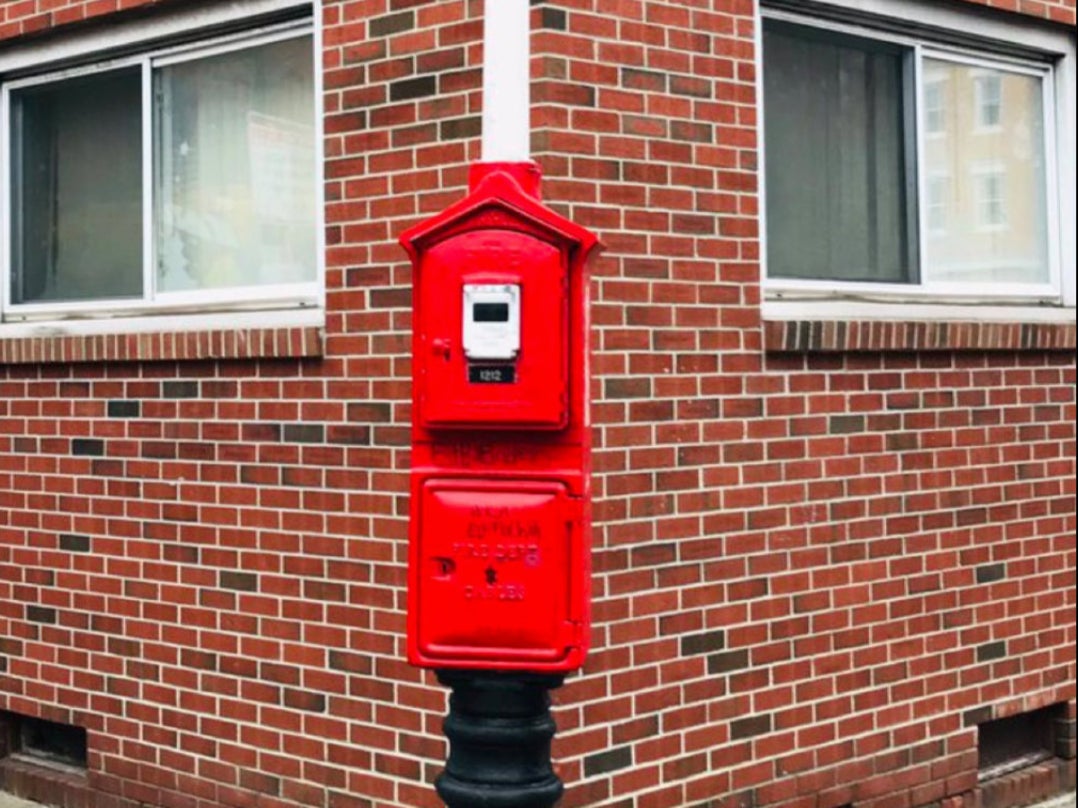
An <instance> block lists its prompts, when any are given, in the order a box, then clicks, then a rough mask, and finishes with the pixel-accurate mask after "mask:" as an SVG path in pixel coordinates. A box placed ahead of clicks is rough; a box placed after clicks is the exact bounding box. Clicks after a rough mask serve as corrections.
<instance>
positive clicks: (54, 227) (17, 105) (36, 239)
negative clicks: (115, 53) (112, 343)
mask: <svg viewBox="0 0 1078 808" xmlns="http://www.w3.org/2000/svg"><path fill="white" fill-rule="evenodd" d="M11 102H12V135H13V137H12V141H13V143H12V174H13V179H14V182H13V183H12V192H11V194H12V195H11V210H12V245H11V247H12V268H13V272H12V274H11V300H12V302H14V303H46V302H61V301H92V300H104V299H110V298H124V297H131V296H134V297H139V296H141V295H142V168H141V165H142V123H141V121H142V118H141V83H140V76H139V70H138V68H132V69H126V70H117V71H112V72H108V73H98V74H94V75H91V76H84V77H80V78H74V79H68V80H66V81H58V82H50V83H48V84H40V85H32V86H30V87H27V88H25V89H19V90H14V91H12V93H11Z"/></svg>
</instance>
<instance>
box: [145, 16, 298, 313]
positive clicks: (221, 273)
mask: <svg viewBox="0 0 1078 808" xmlns="http://www.w3.org/2000/svg"><path fill="white" fill-rule="evenodd" d="M155 89H156V103H157V126H156V133H155V137H156V139H157V144H156V146H157V153H158V155H157V161H156V171H155V174H156V176H155V183H156V188H157V194H156V200H157V204H156V216H155V218H156V249H157V273H158V276H157V280H158V289H159V291H161V292H183V291H191V290H199V289H216V288H226V287H242V286H260V285H269V284H282V283H295V282H303V281H313V280H315V277H316V276H315V259H316V246H315V245H316V229H315V228H316V223H315V161H314V125H313V123H314V76H313V52H312V44H311V38H310V37H303V38H300V39H290V40H287V41H282V42H275V43H271V44H266V45H260V46H257V47H252V48H246V49H243V50H238V51H233V52H230V53H225V54H221V55H218V56H212V57H208V58H204V59H198V60H195V61H190V62H183V63H181V64H176V65H171V66H168V67H164V68H162V69H161V70H159V71H158V73H157V76H156V88H155Z"/></svg>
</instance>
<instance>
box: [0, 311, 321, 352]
mask: <svg viewBox="0 0 1078 808" xmlns="http://www.w3.org/2000/svg"><path fill="white" fill-rule="evenodd" d="M324 321H325V315H324V313H323V312H322V311H321V310H314V309H304V310H290V311H262V312H247V313H235V312H232V313H220V314H201V315H186V316H182V317H181V316H177V315H171V316H162V317H130V318H116V319H106V318H101V319H87V320H59V321H52V322H48V323H42V322H31V323H3V324H0V365H19V364H44V363H53V362H63V363H72V362H144V361H175V362H180V361H189V360H199V359H263V358H270V359H283V358H303V357H316V356H322V355H323V353H324V343H325V339H324V329H323V326H324Z"/></svg>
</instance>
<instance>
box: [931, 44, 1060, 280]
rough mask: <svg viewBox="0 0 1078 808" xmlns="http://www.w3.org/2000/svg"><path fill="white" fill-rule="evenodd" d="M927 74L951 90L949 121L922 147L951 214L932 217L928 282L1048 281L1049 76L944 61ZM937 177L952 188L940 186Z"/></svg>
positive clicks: (939, 199)
mask: <svg viewBox="0 0 1078 808" xmlns="http://www.w3.org/2000/svg"><path fill="white" fill-rule="evenodd" d="M924 74H925V81H926V82H928V83H929V84H935V85H937V86H939V87H940V88H941V92H942V93H944V94H945V96H946V98H945V100H944V103H943V104H942V106H943V109H944V112H945V116H946V120H945V124H944V126H943V127H942V128H941V130H940V131H939V132H938V133H937V134H936V135H934V136H933V137H930V138H926V139H925V147H924V158H923V159H924V162H925V172H926V177H927V178H928V183H929V188H928V193H929V195H930V196H933V195H935V196H933V199H932V202H933V203H935V204H936V205H937V206H939V207H941V208H944V209H946V212H947V213H946V218H945V219H944V218H942V217H940V216H933V217H932V218H931V220H930V221H929V227H928V234H927V238H926V240H925V241H926V248H925V254H926V260H925V276H926V279H927V280H929V281H937V282H943V283H977V284H980V283H1047V282H1048V281H1049V271H1048V222H1047V212H1046V201H1045V200H1046V189H1045V182H1046V170H1045V153H1044V149H1045V146H1044V100H1043V99H1044V96H1043V86H1042V79H1041V78H1040V77H1038V76H1030V75H1026V74H1022V73H1011V72H1007V71H1003V70H993V69H988V68H984V67H974V66H971V65H964V64H958V63H955V62H948V61H943V60H938V59H926V60H925V63H924ZM926 86H928V84H926ZM928 101H929V99H925V102H926V103H928ZM939 177H947V178H948V181H947V183H946V187H945V188H944V187H942V186H940V187H936V188H934V187H933V183H934V181H936V178H939Z"/></svg>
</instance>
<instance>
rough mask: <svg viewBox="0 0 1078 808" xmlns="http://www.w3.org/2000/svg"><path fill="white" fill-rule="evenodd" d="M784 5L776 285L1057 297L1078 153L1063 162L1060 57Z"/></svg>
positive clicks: (767, 22)
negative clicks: (1063, 168) (1059, 148)
mask: <svg viewBox="0 0 1078 808" xmlns="http://www.w3.org/2000/svg"><path fill="white" fill-rule="evenodd" d="M776 2H777V6H781V7H776V8H772V9H770V10H767V11H765V12H764V18H763V61H764V69H763V98H764V157H765V160H764V163H765V168H764V172H765V176H764V181H765V191H766V275H767V289H768V293H769V296H770V297H772V298H775V297H776V296H780V297H781V296H786V297H793V296H796V295H802V296H804V295H817V296H819V295H821V294H827V293H830V294H832V295H836V296H841V295H858V294H864V293H871V294H872V295H874V296H877V297H879V296H882V297H883V298H887V297H888V296H889V297H891V298H894V299H904V298H909V297H910V296H911V295H912V296H932V295H940V294H946V295H947V296H949V297H953V298H964V299H970V298H975V299H984V298H991V297H997V298H1007V299H1014V300H1018V301H1020V300H1022V299H1036V300H1038V301H1040V300H1046V301H1055V302H1059V301H1060V300H1061V298H1062V297H1063V294H1062V292H1063V289H1062V286H1063V274H1062V273H1061V271H1060V261H1061V256H1062V252H1061V250H1060V245H1061V243H1062V240H1063V236H1062V234H1061V232H1060V228H1059V227H1058V221H1059V210H1060V207H1061V205H1063V204H1064V201H1065V200H1067V199H1070V198H1072V197H1070V196H1068V194H1067V193H1065V191H1064V189H1062V188H1060V183H1061V182H1062V183H1069V186H1068V187H1072V186H1073V182H1074V180H1073V164H1072V163H1071V164H1070V165H1069V168H1070V173H1069V175H1068V174H1063V173H1062V172H1059V171H1058V170H1057V153H1056V151H1055V145H1054V144H1055V140H1056V135H1057V133H1058V132H1059V131H1060V129H1059V128H1058V125H1057V122H1056V108H1055V104H1056V95H1057V93H1060V92H1062V91H1061V90H1060V87H1061V84H1060V83H1059V81H1058V80H1057V78H1058V77H1057V74H1056V71H1057V70H1059V65H1060V64H1061V63H1060V61H1059V60H1058V58H1050V56H1049V55H1047V54H1046V55H1044V56H1043V58H1039V54H1038V53H1036V52H1034V51H1032V50H1030V49H1029V48H1024V49H1022V52H1021V54H1017V53H1008V52H1005V50H1004V49H1002V48H1001V47H1000V46H998V45H993V47H992V48H986V49H985V51H984V52H983V53H979V52H975V51H973V50H972V49H971V48H970V46H969V36H968V32H964V33H965V36H964V37H962V44H961V45H959V44H952V43H951V42H950V41H949V40H948V38H947V36H946V32H945V31H943V32H941V33H940V36H939V38H938V39H924V38H914V37H912V36H909V35H905V34H904V33H903V32H902V31H901V29H900V26H899V25H898V24H897V23H896V22H895V21H894V19H893V18H889V19H888V21H887V24H886V25H885V24H883V23H882V22H881V23H880V25H879V27H878V28H877V27H874V25H873V19H872V18H871V17H868V16H866V15H865V14H863V13H858V14H856V15H855V17H851V18H850V20H846V19H845V18H844V16H843V15H842V14H841V13H839V12H838V11H834V12H833V13H830V14H818V15H814V16H812V17H808V16H806V15H805V14H804V13H799V12H798V11H797V9H796V5H795V4H793V3H785V2H782V1H781V0H776ZM836 5H842V6H845V5H850V6H853V5H856V6H857V7H858V9H862V7H863V6H864V5H866V4H864V3H857V4H854V3H846V2H844V1H843V0H837V2H836ZM867 5H869V6H873V9H875V8H882V7H883V4H882V3H876V4H873V3H872V2H869V3H868V4H867ZM900 5H901V6H907V4H906V3H902V4H896V3H891V4H888V5H887V6H886V9H888V10H893V9H894V8H895V7H896V6H900ZM907 7H908V8H910V9H914V8H916V9H920V8H922V7H924V6H923V5H919V4H916V3H909V4H908V6H907ZM929 13H933V12H929ZM935 13H938V14H939V15H941V16H947V17H948V19H949V20H950V21H952V22H954V21H955V20H958V21H961V14H960V12H958V11H954V10H950V11H942V10H941V11H938V12H935ZM918 30H921V31H923V30H928V29H927V28H924V27H921V28H919V29H918ZM958 30H959V31H961V27H960V26H959V28H958ZM994 30H995V29H994ZM954 42H955V43H958V42H959V37H958V33H956V34H955V39H954ZM1063 47H1065V48H1069V49H1070V50H1073V44H1066V45H1064V46H1063ZM1066 65H1067V69H1068V71H1069V72H1068V71H1065V75H1073V64H1072V63H1071V62H1068V63H1066ZM1068 204H1069V203H1068ZM1067 255H1068V256H1069V257H1068V260H1072V250H1071V251H1068V253H1067ZM806 299H807V298H806Z"/></svg>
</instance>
